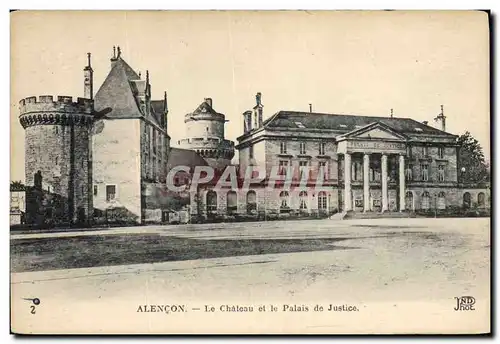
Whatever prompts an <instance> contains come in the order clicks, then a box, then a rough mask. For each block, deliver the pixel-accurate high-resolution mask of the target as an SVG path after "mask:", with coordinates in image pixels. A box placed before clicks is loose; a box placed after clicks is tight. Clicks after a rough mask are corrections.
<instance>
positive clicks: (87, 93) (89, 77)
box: [83, 53, 94, 99]
mask: <svg viewBox="0 0 500 344" xmlns="http://www.w3.org/2000/svg"><path fill="white" fill-rule="evenodd" d="M90 56H91V55H90V53H87V60H88V61H87V66H85V68H84V69H83V77H84V82H83V97H84V98H87V99H93V97H94V90H93V89H94V71H93V70H92V66H91V65H90Z"/></svg>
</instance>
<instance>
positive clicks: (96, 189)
mask: <svg viewBox="0 0 500 344" xmlns="http://www.w3.org/2000/svg"><path fill="white" fill-rule="evenodd" d="M98 191H99V189H98V187H97V185H94V196H97V192H98Z"/></svg>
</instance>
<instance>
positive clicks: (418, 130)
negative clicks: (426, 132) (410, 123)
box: [415, 128, 423, 133]
mask: <svg viewBox="0 0 500 344" xmlns="http://www.w3.org/2000/svg"><path fill="white" fill-rule="evenodd" d="M415 131H417V132H419V133H421V132H423V130H422V128H415Z"/></svg>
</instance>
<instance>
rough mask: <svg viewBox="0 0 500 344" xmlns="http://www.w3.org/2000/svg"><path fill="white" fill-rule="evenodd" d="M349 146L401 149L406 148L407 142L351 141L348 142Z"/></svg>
mask: <svg viewBox="0 0 500 344" xmlns="http://www.w3.org/2000/svg"><path fill="white" fill-rule="evenodd" d="M348 147H349V148H363V149H380V150H400V149H404V148H405V144H404V143H397V142H376V141H375V142H374V141H350V142H348Z"/></svg>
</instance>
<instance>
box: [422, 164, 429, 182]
mask: <svg viewBox="0 0 500 344" xmlns="http://www.w3.org/2000/svg"><path fill="white" fill-rule="evenodd" d="M420 169H421V170H422V180H423V181H424V182H426V181H428V180H429V165H427V164H422V165H420Z"/></svg>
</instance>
